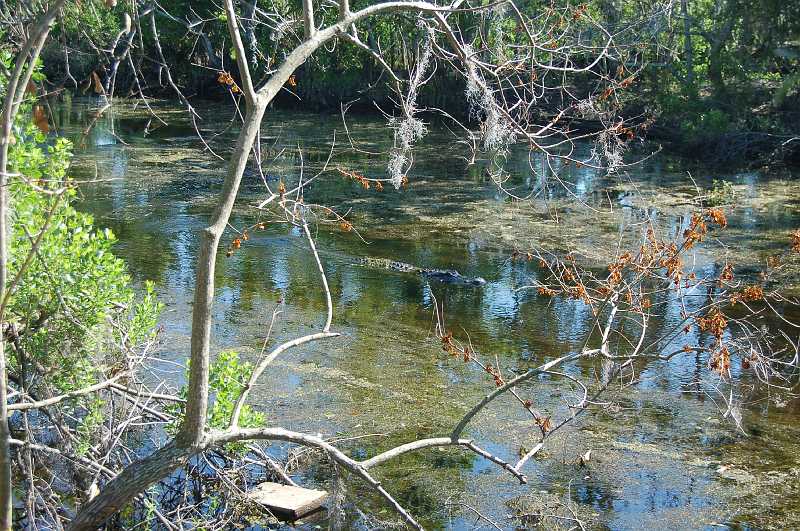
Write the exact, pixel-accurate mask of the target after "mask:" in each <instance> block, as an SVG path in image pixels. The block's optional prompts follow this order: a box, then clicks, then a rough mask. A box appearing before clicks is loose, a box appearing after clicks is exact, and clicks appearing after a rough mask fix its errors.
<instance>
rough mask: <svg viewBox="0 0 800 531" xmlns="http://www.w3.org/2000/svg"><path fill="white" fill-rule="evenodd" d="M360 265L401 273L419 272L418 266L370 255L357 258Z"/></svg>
mask: <svg viewBox="0 0 800 531" xmlns="http://www.w3.org/2000/svg"><path fill="white" fill-rule="evenodd" d="M359 262H360V263H361V264H362V265H365V266H368V267H374V268H376V269H388V270H389V271H399V272H401V273H419V272H420V271H421V269H420V268H418V267H416V266H413V265H411V264H407V263H405V262H399V261H397V260H389V259H388V258H373V257H371V256H363V257H361V258H360V259H359Z"/></svg>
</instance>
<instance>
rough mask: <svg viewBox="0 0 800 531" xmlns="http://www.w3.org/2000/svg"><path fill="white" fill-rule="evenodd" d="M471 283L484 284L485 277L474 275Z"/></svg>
mask: <svg viewBox="0 0 800 531" xmlns="http://www.w3.org/2000/svg"><path fill="white" fill-rule="evenodd" d="M472 284H474V285H475V286H483V285H484V284H486V279H485V278H483V277H475V278H473V279H472Z"/></svg>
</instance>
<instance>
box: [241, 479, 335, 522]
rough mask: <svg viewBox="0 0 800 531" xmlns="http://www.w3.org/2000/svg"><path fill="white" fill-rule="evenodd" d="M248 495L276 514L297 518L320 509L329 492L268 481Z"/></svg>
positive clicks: (292, 518)
mask: <svg viewBox="0 0 800 531" xmlns="http://www.w3.org/2000/svg"><path fill="white" fill-rule="evenodd" d="M247 497H248V498H249V499H251V500H253V501H255V502H257V503H260V504H261V505H263V506H265V507H266V508H267V509H269V510H270V512H271V513H272V514H274V515H275V516H281V517H285V518H289V519H291V520H297V519H298V518H302V517H303V516H304V515H306V514H308V513H311V512H313V511H316V510H317V509H319V508H320V507H321V506H322V504H323V503H324V502H325V500H326V499H327V498H328V493H327V492H325V491H324V490H313V489H304V488H302V487H292V486H291V485H281V484H280V483H272V482H270V481H267V482H264V483H261V484H259V485H257V486H256V487H254V488H253V489H252V490H250V491H249V492H248V493H247Z"/></svg>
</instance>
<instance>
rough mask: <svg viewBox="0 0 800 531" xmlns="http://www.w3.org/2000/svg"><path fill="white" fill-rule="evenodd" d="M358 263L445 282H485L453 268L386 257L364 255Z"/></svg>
mask: <svg viewBox="0 0 800 531" xmlns="http://www.w3.org/2000/svg"><path fill="white" fill-rule="evenodd" d="M359 263H361V265H364V266H367V267H374V268H377V269H386V270H389V271H398V272H400V273H418V274H420V275H423V276H424V277H425V278H427V279H428V280H436V281H438V282H443V283H445V284H463V285H465V286H482V285H484V284H486V281H485V280H484V279H483V278H481V277H466V276H464V275H462V274H461V273H459V272H458V271H455V270H453V269H422V268H420V267H417V266H414V265H411V264H407V263H405V262H400V261H397V260H389V259H388V258H373V257H371V256H364V257H362V258H360V259H359Z"/></svg>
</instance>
